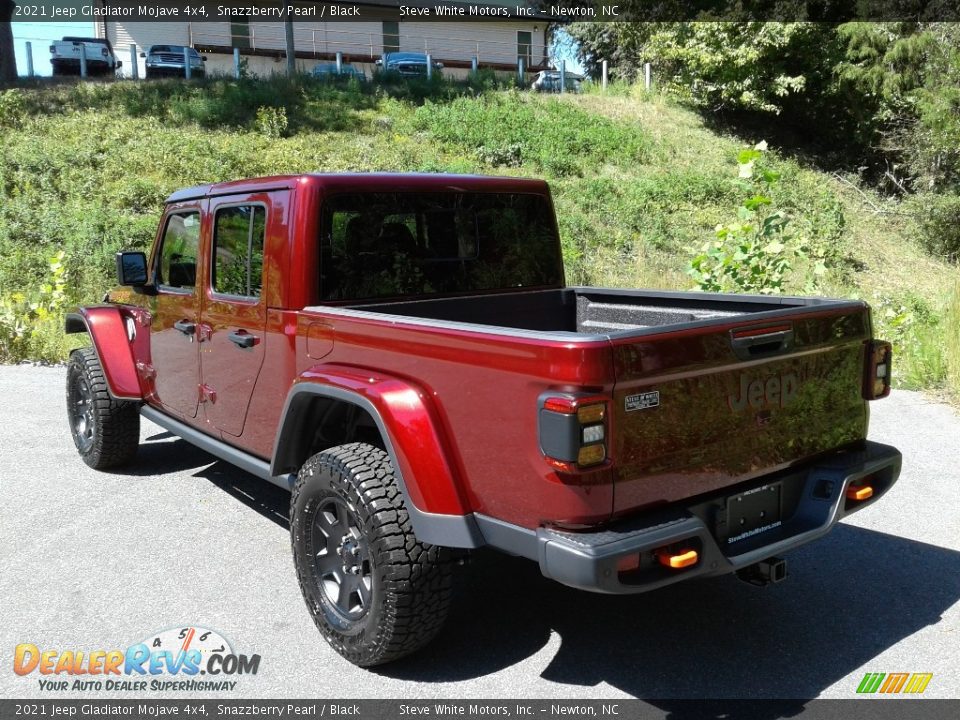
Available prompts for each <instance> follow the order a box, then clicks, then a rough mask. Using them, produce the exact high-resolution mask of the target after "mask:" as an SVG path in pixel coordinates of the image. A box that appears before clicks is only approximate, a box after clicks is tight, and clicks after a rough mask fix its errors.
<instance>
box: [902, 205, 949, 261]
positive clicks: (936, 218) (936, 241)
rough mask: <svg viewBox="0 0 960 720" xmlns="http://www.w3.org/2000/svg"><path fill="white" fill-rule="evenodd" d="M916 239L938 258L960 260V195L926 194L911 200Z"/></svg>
mask: <svg viewBox="0 0 960 720" xmlns="http://www.w3.org/2000/svg"><path fill="white" fill-rule="evenodd" d="M908 205H909V206H910V207H911V208H913V212H914V217H915V218H916V224H915V225H914V226H913V234H914V238H915V239H916V240H917V241H918V242H919V243H920V244H921V245H922V246H923V247H924V248H925V249H926V250H927V252H929V253H931V254H932V255H936V256H937V257H941V258H943V259H945V260H949V261H951V262H956V261H957V260H960V196H958V195H934V194H932V193H923V194H921V195H918V196H917V197H916V198H912V199H911V200H910V202H909V203H908Z"/></svg>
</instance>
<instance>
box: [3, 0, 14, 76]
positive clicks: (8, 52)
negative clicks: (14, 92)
mask: <svg viewBox="0 0 960 720" xmlns="http://www.w3.org/2000/svg"><path fill="white" fill-rule="evenodd" d="M13 8H14V3H13V0H0V83H11V82H14V81H15V80H16V79H17V57H16V55H14V52H13V27H12V26H11V25H10V19H11V18H12V17H13Z"/></svg>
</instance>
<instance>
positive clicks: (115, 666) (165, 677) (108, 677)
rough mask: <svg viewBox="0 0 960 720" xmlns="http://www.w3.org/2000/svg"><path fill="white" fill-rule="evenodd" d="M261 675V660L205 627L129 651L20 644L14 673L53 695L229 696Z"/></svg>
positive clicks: (158, 637) (176, 631)
mask: <svg viewBox="0 0 960 720" xmlns="http://www.w3.org/2000/svg"><path fill="white" fill-rule="evenodd" d="M259 669H260V656H259V655H241V654H237V653H235V652H234V651H233V646H232V645H231V644H230V642H229V641H228V640H227V639H226V638H224V637H223V636H222V635H221V634H219V633H218V632H216V631H214V630H208V629H206V628H202V627H181V628H171V629H169V630H164V631H162V632H159V633H154V634H152V635H150V636H148V637H147V638H146V639H144V640H142V641H141V642H137V643H134V644H132V645H130V646H129V647H127V649H126V650H119V649H115V650H113V649H111V650H106V649H93V650H77V649H54V648H41V647H38V646H37V645H34V644H32V643H20V644H19V645H17V647H16V648H15V650H14V654H13V671H14V672H15V673H16V674H17V675H21V676H24V677H29V676H34V677H36V679H37V682H38V683H39V686H40V689H41V690H48V691H56V690H64V691H76V690H81V691H82V690H107V691H115V692H144V691H148V690H155V691H156V690H159V691H167V692H170V691H184V692H202V691H210V692H214V691H220V692H223V691H232V690H233V689H234V688H236V686H237V682H238V681H237V680H234V679H233V678H234V677H236V676H238V675H256V674H257V671H258V670H259ZM201 676H203V677H202V679H201Z"/></svg>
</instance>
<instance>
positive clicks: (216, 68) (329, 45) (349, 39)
mask: <svg viewBox="0 0 960 720" xmlns="http://www.w3.org/2000/svg"><path fill="white" fill-rule="evenodd" d="M298 4H299V5H301V6H309V5H310V4H311V3H308V2H299V3H298ZM323 4H325V5H344V6H353V5H356V3H346V2H344V3H340V2H338V0H333V2H329V0H328V1H327V2H325V3H323ZM476 4H497V3H496V2H491V1H490V0H485V2H484V0H481V2H479V3H476ZM365 5H366V7H367V8H368V9H369V8H376V14H377V16H378V17H387V18H391V17H392V18H395V19H386V20H382V21H379V22H372V21H357V22H353V21H346V20H341V21H327V22H301V21H299V20H296V19H295V20H294V21H293V31H294V33H293V34H294V47H295V51H296V59H297V68H298V69H299V70H301V71H309V70H310V69H311V68H312V67H313V66H314V65H315V64H316V63H317V62H321V61H330V60H333V59H335V58H336V54H337V53H338V52H340V53H343V60H344V62H349V63H353V64H354V65H356V66H358V67H360V68H362V69H364V70H365V71H366V73H367V75H370V74H372V71H373V69H374V67H375V66H374V63H375V62H376V60H377V59H378V58H380V57H382V56H383V54H384V53H387V52H418V53H429V54H430V55H431V56H432V58H433V59H434V60H435V61H437V62H441V63H443V65H444V68H445V70H444V72H445V74H447V75H452V76H458V75H463V74H465V73H466V72H467V70H468V69H469V68H470V65H471V62H472V59H473V58H474V57H476V58H477V60H478V62H479V65H480V66H481V67H490V68H493V69H495V70H503V71H507V70H510V71H514V72H515V71H516V69H517V62H518V59H523V61H524V67H525V68H526V69H527V70H529V71H532V72H536V71H538V70H540V69H544V68H546V67H547V45H546V36H547V24H548V23H547V22H545V21H543V20H537V19H532V18H509V19H505V20H502V21H500V20H497V21H485V20H484V21H478V20H469V19H464V20H444V21H442V22H440V21H426V22H424V21H416V20H412V19H406V18H402V17H400V10H399V3H398V2H397V0H368V2H367V3H365ZM95 25H96V32H97V36H98V37H105V38H107V39H108V40H110V42H111V44H112V45H113V47H114V49H115V52H116V53H117V55H118V56H119V57H120V58H121V59H122V60H123V71H124V72H125V73H126V74H127V75H129V74H130V68H129V64H130V47H131V46H134V45H135V46H136V48H137V55H138V57H137V62H138V64H139V76H140V77H144V74H145V73H144V69H145V68H144V65H143V64H144V60H143V58H140V57H139V53H140V52H144V51H145V50H146V49H147V48H148V47H149V46H151V45H187V46H190V47H194V48H196V49H197V50H198V51H199V52H201V53H202V54H204V55H206V56H207V63H206V69H207V72H208V73H223V74H229V73H232V72H233V52H234V48H239V50H240V54H241V57H242V58H243V59H244V60H245V61H246V66H247V70H248V71H249V72H250V73H252V74H256V75H269V74H272V73H282V72H285V71H286V54H285V53H286V39H285V33H284V23H283V22H282V21H276V20H275V21H256V20H245V19H244V20H241V21H235V22H212V21H206V22H185V21H183V22H180V21H170V20H166V21H162V22H127V23H124V22H122V21H115V20H103V21H99V22H97V23H95Z"/></svg>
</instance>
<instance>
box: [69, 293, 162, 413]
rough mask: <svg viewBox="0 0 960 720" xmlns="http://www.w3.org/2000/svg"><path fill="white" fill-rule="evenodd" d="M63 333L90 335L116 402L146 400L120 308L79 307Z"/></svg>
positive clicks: (70, 316)
mask: <svg viewBox="0 0 960 720" xmlns="http://www.w3.org/2000/svg"><path fill="white" fill-rule="evenodd" d="M64 332H65V333H67V334H68V335H69V334H72V333H81V332H85V333H87V334H88V335H90V339H91V340H92V343H93V350H94V352H96V354H97V359H98V360H99V361H100V366H101V367H102V368H103V377H104V379H105V380H106V381H107V390H108V391H109V393H110V396H111V397H113V398H115V399H117V400H143V391H142V390H141V388H140V378H139V377H138V376H137V368H136V364H135V363H134V361H133V353H132V352H131V350H130V340H129V339H128V337H127V328H126V324H125V320H124V317H123V313H122V312H121V311H120V308H118V307H115V306H112V305H103V306H96V307H79V308H77V309H75V310H73V311H72V312H68V313H67V315H66V317H65V319H64Z"/></svg>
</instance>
